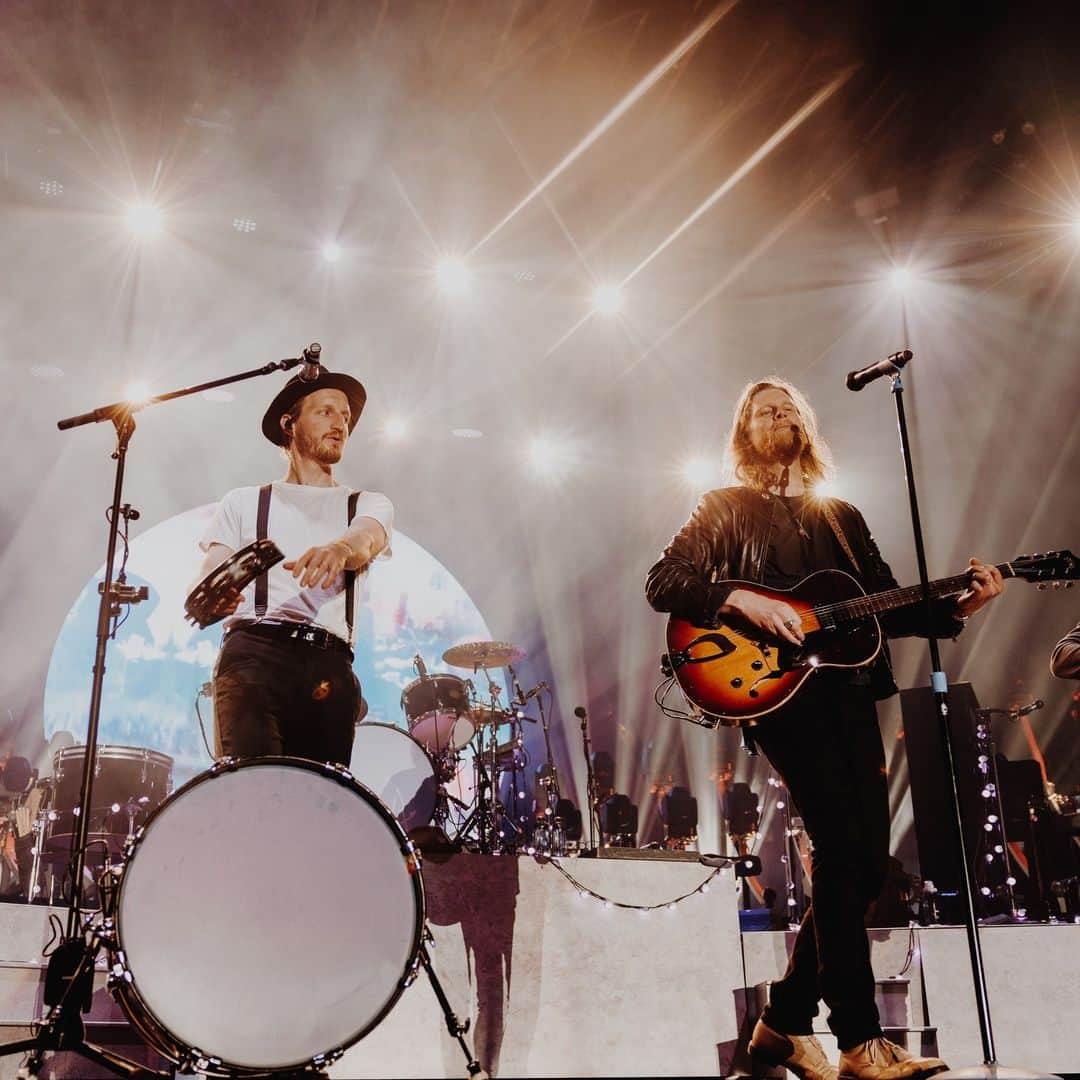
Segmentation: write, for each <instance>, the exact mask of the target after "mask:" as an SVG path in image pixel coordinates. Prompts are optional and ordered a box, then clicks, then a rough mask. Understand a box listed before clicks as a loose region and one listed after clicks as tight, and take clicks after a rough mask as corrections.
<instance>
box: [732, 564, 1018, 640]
mask: <svg viewBox="0 0 1080 1080" xmlns="http://www.w3.org/2000/svg"><path fill="white" fill-rule="evenodd" d="M998 577H999V578H1000V577H1001V575H1000V574H999V575H998ZM999 591H1000V586H999ZM720 614H721V615H738V616H739V617H740V618H742V619H745V620H746V622H748V623H750V624H751V626H754V627H756V628H757V629H758V630H764V631H765V633H767V634H771V635H772V636H773V637H775V638H780V639H781V640H782V641H789V642H790V643H791V644H792V645H801V644H802V643H803V641H804V640H805V639H806V635H805V634H804V633H803V631H802V626H801V620H800V618H799V614H798V612H797V611H796V610H795V609H794V608H793V607H792V606H791V605H790V604H788V603H785V602H784V601H783V600H773V599H771V598H770V597H767V596H759V595H758V594H757V593H756V592H751V591H750V590H749V589H732V590H731V592H730V593H728V598H727V601H726V602H725V603H724V605H723V607H721V609H720Z"/></svg>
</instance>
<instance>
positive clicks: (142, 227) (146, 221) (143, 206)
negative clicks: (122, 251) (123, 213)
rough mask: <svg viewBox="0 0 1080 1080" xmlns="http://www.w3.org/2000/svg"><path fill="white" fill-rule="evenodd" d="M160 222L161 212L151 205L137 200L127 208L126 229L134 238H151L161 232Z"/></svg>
mask: <svg viewBox="0 0 1080 1080" xmlns="http://www.w3.org/2000/svg"><path fill="white" fill-rule="evenodd" d="M161 220H162V218H161V211H160V210H159V209H158V208H157V207H156V206H154V204H153V203H148V202H145V201H144V200H139V202H135V203H132V204H131V206H129V207H128V210H127V223H128V228H129V229H131V231H132V232H133V233H135V235H136V236H153V235H154V233H159V232H161Z"/></svg>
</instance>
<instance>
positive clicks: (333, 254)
mask: <svg viewBox="0 0 1080 1080" xmlns="http://www.w3.org/2000/svg"><path fill="white" fill-rule="evenodd" d="M320 250H321V251H322V257H323V258H324V259H325V260H326V261H327V262H329V263H333V262H337V261H338V259H340V258H341V245H340V244H339V243H338V242H337V241H336V240H327V241H326V243H324V244H323V246H322V248H321V249H320Z"/></svg>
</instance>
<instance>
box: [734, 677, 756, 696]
mask: <svg viewBox="0 0 1080 1080" xmlns="http://www.w3.org/2000/svg"><path fill="white" fill-rule="evenodd" d="M731 685H732V686H734V687H735V689H736V690H738V689H739V687H740V686H742V679H740V678H739V677H738V676H736V677H735V678H734V679H732V680H731ZM750 693H753V690H751V691H750Z"/></svg>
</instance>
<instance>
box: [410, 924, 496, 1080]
mask: <svg viewBox="0 0 1080 1080" xmlns="http://www.w3.org/2000/svg"><path fill="white" fill-rule="evenodd" d="M429 944H430V946H431V948H433V949H434V948H435V938H434V937H433V936H432V934H431V930H430V928H429V927H428V926H427V925H426V924H425V926H424V940H423V941H422V942H421V944H420V952H419V962H420V963H421V964H422V965H423V967H424V971H426V972H427V977H428V981H429V982H430V983H431V989H432V990H434V991H435V996H436V997H437V998H438V999H439V1007H440V1008H441V1009H442V1011H443V1016H444V1017H446V1030H447V1031H449V1032H450V1037H451V1038H452V1039H456V1040H457V1044H458V1046H460V1047H461V1052H462V1053H463V1054H464V1055H465V1061H466V1062H467V1064H466V1066H465V1068H466V1069H467V1070H468V1074H469V1076H475V1077H486V1076H487V1073H486V1072H485V1071H484V1069H483V1068H482V1067H481V1066H480V1062H479V1061H477V1060H476V1058H475V1057H473V1053H472V1051H471V1050H470V1049H469V1044H468V1043H467V1042H466V1041H465V1036H466V1035H467V1034H468V1031H469V1024H470V1021H469V1019H468V1017H466V1019H465V1022H464V1023H462V1022H461V1021H460V1020H459V1019H458V1018H457V1014H456V1013H455V1012H454V1010H453V1008H452V1006H451V1005H450V999H449V998H448V997H447V996H446V991H444V990H443V988H442V983H441V982H439V977H438V975H436V974H435V965H434V964H433V963H432V962H431V953H430V952H429V951H428V945H429ZM415 978H416V972H415V970H414V971H413V972H412V975H411V977H410V979H409V982H410V983H411V982H412V981H413V980H414V979H415Z"/></svg>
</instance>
